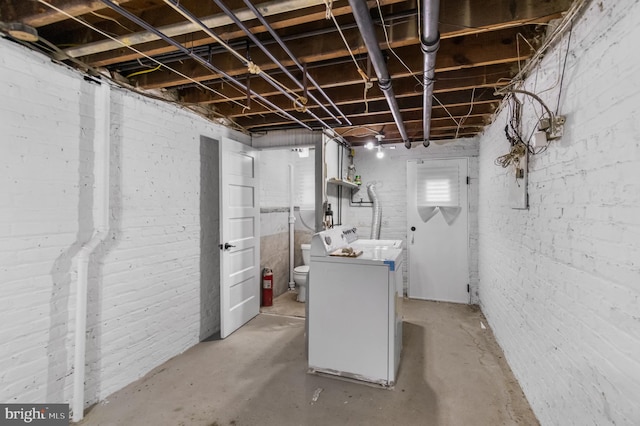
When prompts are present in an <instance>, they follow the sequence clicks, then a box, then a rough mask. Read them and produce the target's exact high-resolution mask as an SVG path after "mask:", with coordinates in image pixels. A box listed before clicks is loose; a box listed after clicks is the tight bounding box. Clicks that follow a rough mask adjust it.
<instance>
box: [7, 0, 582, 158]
mask: <svg viewBox="0 0 640 426" xmlns="http://www.w3.org/2000/svg"><path fill="white" fill-rule="evenodd" d="M571 3H572V1H571V0H440V13H439V19H438V21H439V31H440V36H441V41H440V47H439V50H438V51H437V56H436V70H435V85H434V98H433V102H432V104H433V107H432V114H431V127H430V134H429V135H428V139H430V140H442V139H452V138H455V137H456V136H457V137H471V136H474V135H476V134H478V133H479V132H481V131H482V129H483V128H484V126H486V125H487V124H488V123H489V121H490V119H491V117H492V114H493V112H494V111H495V109H496V108H497V107H498V105H499V102H500V100H501V96H500V95H497V94H494V89H495V88H496V87H500V86H504V85H507V84H508V83H509V82H510V80H511V79H512V78H513V77H514V76H515V75H516V74H517V72H518V70H519V69H520V68H521V66H522V65H523V64H524V62H525V61H526V60H527V59H528V58H530V57H531V56H532V55H533V54H534V53H535V49H537V48H538V47H539V46H540V45H541V43H542V41H543V40H544V37H545V35H546V34H547V29H548V27H549V25H553V22H554V20H557V19H558V18H561V17H562V14H563V13H564V12H566V11H567V10H568V9H569V6H570V5H571ZM251 5H253V6H255V10H256V11H257V12H258V13H259V14H260V15H262V17H263V19H264V20H265V21H266V22H267V23H268V24H269V25H270V26H271V27H272V29H273V30H274V33H275V34H277V35H278V37H279V38H281V39H282V41H284V45H285V46H286V48H287V50H289V51H290V53H292V54H293V56H294V58H295V61H294V60H293V59H291V58H290V57H289V55H288V54H287V52H286V51H285V50H284V49H283V48H282V47H281V46H280V45H278V43H276V41H275V39H274V37H273V35H272V34H271V33H269V31H268V29H267V28H266V26H265V25H263V24H262V23H261V22H260V21H259V19H258V18H257V16H256V14H255V13H254V12H253V11H251V10H250V9H249V7H250V6H251ZM368 6H369V9H370V15H371V18H372V19H373V23H374V26H375V30H376V34H377V40H378V43H379V47H380V49H381V50H382V54H383V58H384V59H385V60H386V65H387V68H388V72H389V74H390V76H391V80H392V87H393V91H394V93H395V98H396V100H397V104H398V107H399V110H400V115H401V117H402V122H403V123H404V126H405V129H406V135H407V137H408V139H409V141H410V142H415V143H418V142H422V141H423V140H424V139H425V135H424V134H423V123H422V118H423V113H422V105H423V85H422V75H423V53H422V50H421V45H420V37H419V35H418V30H419V26H420V22H421V17H420V12H421V10H422V9H423V7H421V2H420V1H418V2H416V1H401V0H378V1H377V2H376V1H369V2H368ZM224 8H227V9H228V12H231V13H225V12H224ZM232 15H234V16H235V17H236V18H237V19H238V21H239V22H241V24H242V25H243V26H245V27H246V28H247V29H248V30H249V31H250V32H251V33H252V34H253V35H254V37H253V40H252V39H250V37H248V36H247V35H246V33H245V32H244V31H243V29H241V28H240V27H239V25H237V24H236V23H234V22H233V20H232V19H231V17H230V16H232ZM0 22H2V24H1V27H0V28H3V29H4V32H5V33H7V32H8V24H11V25H14V26H15V24H16V23H22V24H25V25H27V26H30V27H33V28H35V29H36V30H37V32H38V35H39V40H38V41H37V42H29V41H26V42H25V41H21V42H23V43H26V44H28V45H30V46H31V47H34V48H37V49H39V50H42V51H44V52H46V53H48V54H50V55H51V56H52V57H54V58H55V59H57V60H59V61H63V62H65V63H68V64H70V65H72V66H76V67H80V68H83V67H85V66H87V67H90V68H93V69H98V70H101V71H103V70H108V71H109V73H110V75H111V76H112V77H114V78H116V79H118V80H120V81H123V82H126V83H128V84H130V85H132V86H135V87H136V88H138V89H140V90H144V91H150V92H151V93H155V94H161V96H163V97H166V98H168V99H172V100H175V101H177V102H179V103H181V104H183V105H185V106H188V107H189V108H192V109H194V110H196V111H198V112H199V113H201V114H204V115H206V116H208V117H209V118H211V119H214V120H217V121H222V122H224V123H226V124H228V125H230V126H235V127H237V128H240V129H244V130H246V131H248V132H251V133H262V132H265V131H268V130H275V129H279V130H281V129H290V128H304V127H307V128H311V129H314V130H315V129H322V128H323V127H331V128H333V129H334V130H335V131H336V132H337V133H338V134H340V135H342V136H343V137H344V138H345V139H346V140H348V141H349V142H350V143H351V144H353V145H361V144H363V143H364V142H366V141H367V140H368V139H370V136H371V135H373V134H379V133H381V134H383V135H384V139H383V141H382V142H383V143H397V142H403V138H402V137H401V136H400V134H399V131H398V127H397V124H396V122H395V121H394V118H393V116H392V113H391V111H390V109H389V104H388V103H387V101H386V99H385V96H384V94H383V92H382V91H381V90H380V88H379V87H378V84H377V77H376V73H375V71H374V67H373V66H372V64H371V63H370V60H369V54H368V52H367V48H366V47H365V44H364V42H363V40H362V37H361V32H360V29H359V28H358V26H357V24H356V21H355V19H354V16H353V13H352V9H351V7H350V5H349V2H348V1H347V0H333V1H332V0H326V1H323V0H270V1H258V0H252V1H250V0H180V1H178V0H130V1H127V0H118V1H110V0H91V1H89V0H87V1H79V0H15V1H3V2H1V3H0ZM200 23H204V24H205V26H206V27H208V28H210V29H209V30H206V29H204V28H203V27H201V26H200ZM12 28H13V27H12ZM338 28H340V30H338ZM385 29H386V36H385V31H384V30H385ZM341 34H342V35H341ZM163 36H164V37H168V39H164V38H161V37H163ZM343 36H344V37H343ZM215 37H217V38H218V40H216V38H215ZM221 41H222V43H221ZM256 41H257V42H258V43H260V44H262V45H263V46H264V47H266V49H267V50H268V52H269V54H270V55H271V56H272V57H273V58H275V59H276V60H277V61H278V62H280V63H281V64H282V65H283V66H284V68H285V70H286V71H287V73H285V72H284V71H283V70H282V69H280V68H279V67H278V65H277V64H276V63H274V61H272V59H270V58H269V57H268V55H267V53H265V52H264V51H262V50H261V49H260V48H259V47H258V45H257V44H256ZM347 45H348V48H347ZM296 62H298V63H299V64H300V65H301V67H299V66H298V65H297V64H296ZM300 68H302V69H303V70H306V72H307V75H306V76H305V73H304V71H301V70H300ZM250 71H253V72H254V73H252V72H250ZM255 72H258V74H255ZM260 74H261V75H260ZM287 74H290V76H289V75H287ZM291 77H293V79H292V78H291ZM294 79H295V80H297V81H298V83H299V85H300V86H302V87H303V88H306V89H307V90H303V89H301V88H300V87H299V85H297V84H296V82H295V81H294ZM234 80H235V81H234ZM313 82H315V83H317V85H318V86H320V87H321V89H322V92H321V91H319V90H318V89H317V88H316V87H314V85H313ZM278 87H279V88H280V89H281V90H280V91H279V90H276V89H277V88H278ZM282 92H284V94H283V93H282ZM325 95H326V96H325ZM303 98H306V99H307V102H306V104H305V103H304V99H303ZM313 98H315V99H316V100H317V101H318V103H320V104H322V106H320V105H318V103H316V101H314V99H313ZM292 99H293V100H292ZM367 137H369V138H367Z"/></svg>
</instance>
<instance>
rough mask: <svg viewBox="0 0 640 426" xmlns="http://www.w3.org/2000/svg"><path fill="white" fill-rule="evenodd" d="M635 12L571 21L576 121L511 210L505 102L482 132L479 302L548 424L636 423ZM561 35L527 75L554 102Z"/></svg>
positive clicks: (639, 288)
mask: <svg viewBox="0 0 640 426" xmlns="http://www.w3.org/2000/svg"><path fill="white" fill-rule="evenodd" d="M638 22H640V2H638V1H637V0H622V1H617V2H613V1H604V2H591V4H590V6H589V8H588V10H587V12H586V14H585V15H584V16H583V17H582V18H581V20H580V21H579V22H578V23H577V24H576V25H575V26H574V28H573V34H572V40H571V51H570V53H569V56H568V61H567V68H566V73H565V78H564V84H563V87H562V98H561V102H560V113H561V114H563V115H566V116H567V120H568V123H567V126H566V127H565V134H564V136H563V138H562V139H561V140H559V141H556V142H553V143H552V144H551V146H550V147H549V149H548V151H547V152H545V153H543V154H540V155H537V156H535V157H533V158H532V159H531V160H530V163H529V199H530V208H529V210H528V211H519V210H512V209H510V208H509V204H508V200H507V186H508V181H509V180H510V179H512V176H510V175H509V174H508V173H507V172H505V170H503V169H502V168H500V167H497V166H495V165H494V164H493V161H494V159H495V158H496V157H497V156H499V155H501V154H504V153H505V152H506V151H507V149H508V144H507V141H506V139H505V137H504V133H503V127H504V123H505V120H506V117H505V114H504V113H503V114H501V115H500V116H499V117H498V118H497V120H496V122H495V124H494V125H492V126H491V128H490V129H489V130H488V131H487V132H486V133H485V134H484V135H483V136H482V137H481V140H480V207H479V222H480V247H479V254H480V258H479V271H480V302H481V307H482V309H483V311H484V313H485V315H486V316H487V318H488V320H489V322H490V324H491V326H492V328H493V331H494V333H495V335H496V337H497V339H498V342H499V343H500V345H501V346H502V348H503V349H504V351H505V355H506V357H507V359H508V361H509V364H510V365H511V367H512V369H513V371H514V373H515V375H516V377H517V378H518V380H519V381H520V384H521V385H522V387H523V390H524V392H525V394H526V395H527V398H528V399H529V401H530V403H531V405H532V407H533V409H534V411H535V413H536V415H537V416H538V418H539V420H540V422H541V423H542V424H543V425H563V426H564V425H613V424H615V425H638V424H640V404H638V395H639V394H640V358H639V357H638V354H640V301H639V300H640V265H639V263H638V262H639V260H640V183H639V182H640V125H639V122H640V111H639V108H638V105H640V77H639V76H640V62H639V60H638V57H637V55H636V52H637V40H639V39H640V27H638ZM566 46H567V37H566V36H565V37H564V39H563V40H562V41H561V42H560V43H559V44H558V45H556V47H555V48H554V49H553V50H552V51H551V52H549V53H548V54H547V55H546V57H545V59H544V60H543V62H542V63H541V65H540V66H539V68H538V69H537V71H535V72H534V73H533V75H532V76H531V77H530V78H529V79H528V81H527V84H526V87H527V89H528V90H532V91H535V92H537V93H541V96H542V97H543V99H544V100H545V102H546V103H547V104H548V105H549V106H550V107H551V108H552V109H553V110H555V107H556V103H557V99H558V93H559V87H558V86H557V85H556V82H557V81H558V76H559V71H560V70H561V66H560V65H561V61H562V60H563V59H564V52H565V50H566ZM549 88H550V90H548V91H545V89H549ZM542 92H544V93H542ZM526 105H527V107H526V112H527V114H526V119H525V124H526V127H527V128H529V129H531V128H532V126H533V125H534V124H535V119H534V117H533V116H532V109H531V105H532V103H530V102H529V101H528V100H527V104H526ZM538 114H540V111H539V108H538ZM525 133H526V132H525ZM527 134H528V133H527Z"/></svg>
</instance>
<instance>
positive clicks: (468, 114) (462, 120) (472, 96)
mask: <svg viewBox="0 0 640 426" xmlns="http://www.w3.org/2000/svg"><path fill="white" fill-rule="evenodd" d="M475 96H476V88H475V87H474V88H473V90H472V91H471V102H470V105H469V112H468V113H467V115H465V116H464V117H462V118H461V119H460V121H458V127H457V128H456V136H455V138H454V139H458V132H460V127H462V124H463V123H464V122H465V120H466V119H467V118H469V116H470V115H471V112H472V111H473V100H474V98H475Z"/></svg>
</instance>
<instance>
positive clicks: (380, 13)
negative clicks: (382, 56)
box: [376, 0, 423, 86]
mask: <svg viewBox="0 0 640 426" xmlns="http://www.w3.org/2000/svg"><path fill="white" fill-rule="evenodd" d="M418 3H420V2H419V1H418ZM376 4H377V6H378V14H379V15H380V21H381V22H382V32H383V33H384V39H385V40H386V42H387V48H388V49H389V51H390V52H391V53H392V54H393V56H395V57H396V59H397V60H398V61H399V62H400V64H402V66H403V67H404V68H405V69H406V70H407V71H409V74H410V75H411V77H413V78H415V79H416V80H417V81H418V83H420V85H421V86H422V85H423V83H422V81H421V80H420V79H419V78H418V77H417V76H416V75H415V74H414V73H413V71H412V70H411V68H409V66H408V65H407V64H406V63H405V62H404V61H403V60H402V58H400V56H398V54H397V53H396V52H395V50H393V48H392V47H391V42H390V41H389V34H388V33H387V25H386V24H385V22H384V16H383V14H382V8H381V7H380V0H376ZM418 13H419V12H418ZM418 22H420V21H418ZM419 27H420V25H418V28H419ZM418 35H419V34H418Z"/></svg>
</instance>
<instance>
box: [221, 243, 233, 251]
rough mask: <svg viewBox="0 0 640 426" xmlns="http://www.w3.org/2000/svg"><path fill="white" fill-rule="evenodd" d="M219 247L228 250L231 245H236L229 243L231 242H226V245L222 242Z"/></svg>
mask: <svg viewBox="0 0 640 426" xmlns="http://www.w3.org/2000/svg"><path fill="white" fill-rule="evenodd" d="M219 247H220V250H222V249H225V250H228V249H230V248H231V247H235V246H234V245H231V244H229V243H224V245H222V244H220V246H219Z"/></svg>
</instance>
